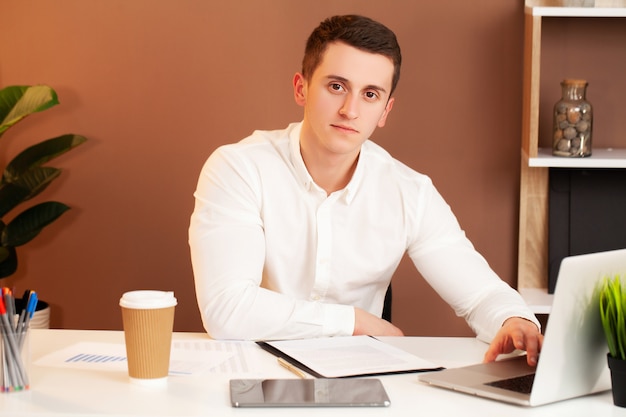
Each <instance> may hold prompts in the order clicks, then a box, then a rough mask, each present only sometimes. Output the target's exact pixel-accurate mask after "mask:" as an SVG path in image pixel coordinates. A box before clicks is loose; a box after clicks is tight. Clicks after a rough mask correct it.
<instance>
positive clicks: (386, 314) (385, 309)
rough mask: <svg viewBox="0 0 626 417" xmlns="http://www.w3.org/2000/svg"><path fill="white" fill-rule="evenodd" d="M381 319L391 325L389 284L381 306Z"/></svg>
mask: <svg viewBox="0 0 626 417" xmlns="http://www.w3.org/2000/svg"><path fill="white" fill-rule="evenodd" d="M383 319H384V320H387V321H388V322H389V323H391V284H389V287H388V288H387V293H386V294H385V302H384V304H383Z"/></svg>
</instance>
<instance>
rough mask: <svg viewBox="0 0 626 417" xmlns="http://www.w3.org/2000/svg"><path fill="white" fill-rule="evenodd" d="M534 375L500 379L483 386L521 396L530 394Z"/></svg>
mask: <svg viewBox="0 0 626 417" xmlns="http://www.w3.org/2000/svg"><path fill="white" fill-rule="evenodd" d="M534 380H535V374H528V375H522V376H517V377H515V378H509V379H501V380H499V381H493V382H487V383H486V384H485V385H489V386H492V387H497V388H503V389H506V390H509V391H515V392H521V393H522V394H530V391H531V389H532V387H533V381H534Z"/></svg>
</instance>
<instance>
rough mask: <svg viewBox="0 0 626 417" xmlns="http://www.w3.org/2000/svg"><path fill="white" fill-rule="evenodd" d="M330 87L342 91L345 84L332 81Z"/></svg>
mask: <svg viewBox="0 0 626 417" xmlns="http://www.w3.org/2000/svg"><path fill="white" fill-rule="evenodd" d="M330 89H331V90H333V91H342V90H343V86H342V85H341V84H339V83H332V84H331V85H330Z"/></svg>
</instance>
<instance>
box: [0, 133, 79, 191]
mask: <svg viewBox="0 0 626 417" xmlns="http://www.w3.org/2000/svg"><path fill="white" fill-rule="evenodd" d="M86 140H87V138H85V137H84V136H80V135H73V134H68V135H62V136H57V137H56V138H52V139H48V140H44V141H43V142H40V143H37V144H35V145H32V146H30V147H28V148H26V149H24V150H23V151H22V152H20V153H19V154H18V155H17V156H16V157H15V158H13V160H11V162H9V164H8V165H7V167H6V168H5V170H4V174H3V176H2V182H15V181H16V179H17V178H19V177H20V175H21V174H23V173H24V172H27V171H29V170H31V169H32V168H35V167H39V166H41V165H43V164H45V163H46V162H48V161H50V160H51V159H54V158H56V157H58V156H59V155H62V154H64V153H65V152H67V151H69V150H71V149H73V148H75V147H77V146H78V145H81V144H82V143H84V142H85V141H86Z"/></svg>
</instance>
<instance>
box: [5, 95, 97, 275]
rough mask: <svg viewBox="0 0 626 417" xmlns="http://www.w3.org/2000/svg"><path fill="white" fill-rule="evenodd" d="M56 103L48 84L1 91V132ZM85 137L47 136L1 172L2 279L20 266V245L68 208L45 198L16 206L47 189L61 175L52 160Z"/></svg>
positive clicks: (57, 102) (28, 240)
mask: <svg viewBox="0 0 626 417" xmlns="http://www.w3.org/2000/svg"><path fill="white" fill-rule="evenodd" d="M57 104H59V100H58V98H57V94H56V92H55V91H54V90H53V89H52V88H50V87H48V86H46V85H35V86H27V85H26V86H9V87H5V88H3V89H0V136H2V135H3V134H4V133H5V132H6V131H7V130H8V129H9V128H10V127H12V126H14V125H15V124H17V123H18V122H19V121H21V120H23V119H24V118H25V117H27V116H29V115H31V114H33V113H37V112H41V111H44V110H47V109H49V108H50V107H52V106H56V105H57ZM86 140H87V139H86V138H85V137H83V136H80V135H74V134H65V135H61V136H58V137H55V138H52V139H47V140H44V141H42V142H39V143H37V144H35V145H32V146H30V147H28V148H26V149H24V150H23V151H22V152H20V153H19V154H18V155H17V156H16V157H14V158H13V159H12V160H11V161H9V163H8V164H7V165H6V167H4V169H3V170H1V171H0V172H1V173H2V175H1V177H0V279H2V278H5V277H8V276H10V275H11V274H13V273H14V272H15V271H16V270H17V252H16V250H15V248H16V247H18V246H22V245H24V244H26V243H28V242H30V241H31V240H32V239H33V238H35V237H36V236H37V235H38V234H39V232H41V230H42V229H43V228H44V227H47V226H48V225H50V224H51V223H52V222H54V221H55V220H56V219H57V218H59V216H61V215H62V214H63V213H64V212H65V211H67V210H68V209H69V207H68V206H67V205H65V204H63V203H59V202H56V201H46V202H42V203H38V204H32V205H31V206H30V207H28V208H26V209H25V210H22V211H21V212H19V213H17V215H15V210H17V209H18V208H19V207H23V203H27V202H28V200H30V199H31V198H33V197H35V196H36V195H38V194H39V193H41V192H42V191H43V190H45V189H46V187H48V185H50V183H51V182H52V181H53V180H54V179H56V178H57V177H58V176H59V175H60V174H61V170H60V169H58V168H54V167H50V166H46V165H45V164H46V163H47V162H49V161H50V160H52V159H54V158H56V157H58V156H59V155H62V154H64V153H65V152H67V151H69V150H71V149H73V148H75V147H76V146H78V145H80V144H82V143H84V142H85V141H86ZM7 217H12V218H10V219H7Z"/></svg>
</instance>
